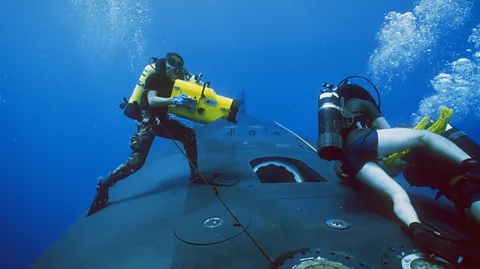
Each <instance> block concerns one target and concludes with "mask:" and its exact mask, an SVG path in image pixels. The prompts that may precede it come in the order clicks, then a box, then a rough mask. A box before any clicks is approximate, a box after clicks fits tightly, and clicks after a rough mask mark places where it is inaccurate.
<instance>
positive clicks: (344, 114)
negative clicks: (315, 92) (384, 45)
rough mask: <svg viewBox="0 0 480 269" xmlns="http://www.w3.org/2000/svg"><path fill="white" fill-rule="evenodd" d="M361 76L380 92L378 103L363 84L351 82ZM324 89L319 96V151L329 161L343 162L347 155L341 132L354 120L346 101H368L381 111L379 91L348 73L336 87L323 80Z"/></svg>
mask: <svg viewBox="0 0 480 269" xmlns="http://www.w3.org/2000/svg"><path fill="white" fill-rule="evenodd" d="M351 78H360V79H363V80H365V81H367V82H368V83H370V85H372V86H373V89H374V90H375V92H376V93H377V99H378V104H377V102H375V99H374V98H373V97H372V95H371V94H370V93H369V92H368V91H367V90H366V89H365V88H363V87H361V86H359V85H357V84H351V83H350V82H349V79H351ZM322 86H323V87H324V89H323V90H322V91H321V93H320V96H319V98H318V112H317V117H318V139H317V154H318V156H319V157H320V158H322V159H325V160H328V161H334V160H337V161H343V160H345V158H346V153H345V151H344V141H343V137H342V131H343V130H344V128H348V126H350V125H351V124H352V122H353V120H354V119H353V117H352V114H351V113H350V112H349V111H347V110H346V109H345V102H346V101H348V100H349V99H352V98H358V99H363V100H367V101H369V102H371V103H373V104H374V105H375V106H376V107H377V108H378V110H379V111H380V93H379V92H378V89H377V87H376V86H375V85H374V84H373V83H372V82H371V81H370V80H368V79H367V78H365V77H362V76H349V77H346V78H344V79H343V80H341V81H340V82H339V83H338V84H337V87H336V88H334V85H328V84H326V83H323V84H322Z"/></svg>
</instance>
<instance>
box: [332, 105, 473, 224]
mask: <svg viewBox="0 0 480 269" xmlns="http://www.w3.org/2000/svg"><path fill="white" fill-rule="evenodd" d="M446 110H448V109H447V108H442V109H441V114H442V113H445V112H444V111H446ZM437 123H441V124H443V125H444V126H445V128H441V129H439V130H438V131H434V132H435V133H437V134H441V135H442V136H444V137H446V138H447V139H449V140H451V141H452V142H453V143H455V144H456V145H457V146H458V147H460V148H461V149H462V150H463V151H465V152H466V153H468V154H469V155H470V156H472V158H475V159H476V160H478V157H480V146H479V145H478V144H477V143H476V142H475V141H473V140H472V139H470V138H469V137H468V136H467V135H466V134H465V133H464V132H462V131H460V130H458V129H457V128H456V127H454V126H452V125H450V124H449V123H448V119H445V118H443V117H442V115H441V116H440V118H439V119H438V120H437V122H436V123H433V122H432V121H430V119H429V118H424V119H423V120H422V122H421V123H419V124H418V125H417V126H416V128H418V127H421V128H422V129H426V128H428V130H430V131H433V130H431V127H433V126H434V125H435V124H437ZM377 164H378V165H379V166H380V167H382V169H383V170H385V172H387V174H388V175H389V176H390V177H392V178H396V177H397V176H398V175H399V174H400V173H403V176H404V178H405V180H406V181H407V182H408V183H409V184H410V185H411V186H414V187H430V188H431V189H434V190H438V193H437V196H436V197H435V200H437V199H438V198H440V196H442V195H445V196H446V198H447V199H449V200H450V201H452V202H453V203H454V205H455V207H456V208H457V211H458V213H459V214H460V215H461V216H462V217H467V218H468V219H469V220H471V221H473V222H474V223H475V224H477V225H480V174H478V173H473V174H469V175H462V174H460V175H459V174H458V173H457V169H456V167H455V165H452V164H451V163H450V162H448V161H445V160H444V159H442V158H439V157H437V156H436V155H435V154H434V153H433V152H431V151H429V150H428V148H424V149H423V148H414V149H411V150H410V151H404V152H402V153H400V154H398V153H397V154H393V155H391V156H389V157H387V158H384V159H381V160H378V161H377ZM335 171H336V173H337V175H338V176H339V177H342V178H346V177H349V175H347V174H346V173H344V171H342V168H341V167H340V166H339V163H336V165H335Z"/></svg>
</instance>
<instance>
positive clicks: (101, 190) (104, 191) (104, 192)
mask: <svg viewBox="0 0 480 269" xmlns="http://www.w3.org/2000/svg"><path fill="white" fill-rule="evenodd" d="M108 189H109V186H108V185H106V184H104V182H103V179H99V180H98V183H97V193H96V194H95V197H94V198H93V202H92V204H91V205H90V209H89V210H88V213H87V217H88V216H90V215H92V214H95V213H97V212H98V211H100V210H102V209H103V208H105V207H106V206H107V203H108Z"/></svg>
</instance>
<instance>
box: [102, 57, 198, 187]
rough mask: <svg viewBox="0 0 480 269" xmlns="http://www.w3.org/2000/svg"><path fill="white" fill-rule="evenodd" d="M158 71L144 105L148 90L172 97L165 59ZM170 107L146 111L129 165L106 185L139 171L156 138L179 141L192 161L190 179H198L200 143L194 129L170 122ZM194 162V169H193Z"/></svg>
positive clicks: (150, 79)
mask: <svg viewBox="0 0 480 269" xmlns="http://www.w3.org/2000/svg"><path fill="white" fill-rule="evenodd" d="M156 70H157V71H156V72H155V73H153V74H151V75H150V76H149V77H148V78H147V80H146V81H145V92H144V94H143V100H142V101H143V103H145V104H148V101H147V94H148V91H152V90H153V91H156V93H157V96H160V97H164V98H168V97H170V96H171V93H172V89H173V85H174V81H172V80H170V79H168V77H167V75H166V73H165V59H159V60H158V61H157V63H156ZM167 112H168V107H160V108H147V110H146V113H144V120H143V121H141V122H139V121H137V131H136V132H135V133H134V134H133V136H132V137H131V139H130V148H131V149H132V153H131V154H130V157H129V158H128V160H127V162H126V163H124V164H121V165H120V166H118V167H117V169H115V170H114V171H113V172H111V173H110V174H109V175H108V177H107V179H106V181H105V183H106V184H107V185H108V186H112V185H114V184H115V183H116V182H117V181H119V180H122V179H124V178H126V177H128V176H130V175H131V174H133V173H135V172H136V171H138V170H139V169H140V168H142V166H143V165H144V163H145V160H146V159H147V156H148V153H149V151H150V147H151V145H152V143H153V141H154V140H155V137H156V136H160V137H163V138H168V139H174V140H178V141H180V142H181V143H182V144H183V146H184V149H185V151H186V154H187V157H188V158H189V160H190V162H191V163H190V162H189V164H190V170H191V177H192V178H191V179H195V177H196V170H195V168H194V166H195V167H196V166H197V141H196V135H195V132H194V131H193V129H191V128H190V127H188V126H185V125H184V124H182V123H180V122H179V121H177V120H173V119H170V117H169V115H168V113H167ZM192 163H193V165H194V166H192Z"/></svg>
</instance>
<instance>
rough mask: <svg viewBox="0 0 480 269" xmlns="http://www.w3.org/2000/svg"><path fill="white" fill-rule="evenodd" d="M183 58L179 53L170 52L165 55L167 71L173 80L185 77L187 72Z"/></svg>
mask: <svg viewBox="0 0 480 269" xmlns="http://www.w3.org/2000/svg"><path fill="white" fill-rule="evenodd" d="M183 64H184V62H183V58H182V56H180V55H179V54H178V53H175V52H169V53H167V55H166V56H165V72H166V73H167V77H168V78H170V79H171V80H175V79H183V78H184V76H185V73H186V70H185V68H183Z"/></svg>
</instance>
